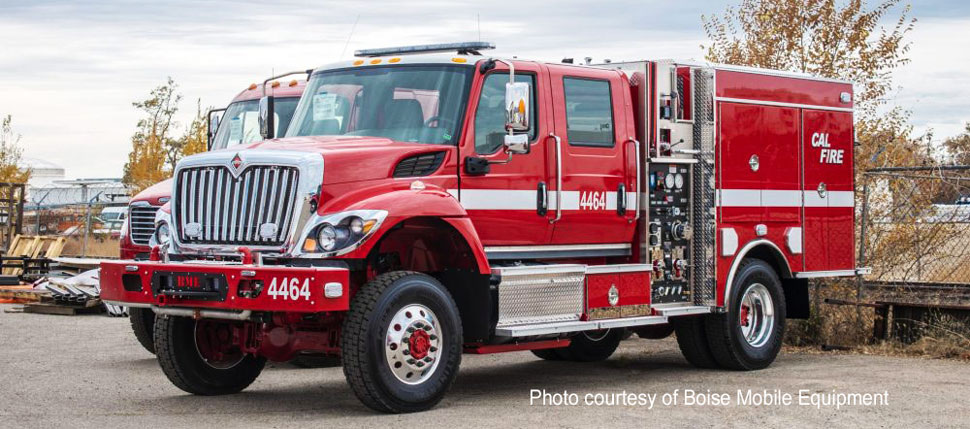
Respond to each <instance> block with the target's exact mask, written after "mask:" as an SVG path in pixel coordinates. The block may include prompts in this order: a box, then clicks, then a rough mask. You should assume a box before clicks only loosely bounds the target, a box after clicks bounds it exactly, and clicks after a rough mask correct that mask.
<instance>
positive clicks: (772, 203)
mask: <svg viewBox="0 0 970 429" xmlns="http://www.w3.org/2000/svg"><path fill="white" fill-rule="evenodd" d="M761 204H762V205H763V206H765V207H801V205H802V193H801V192H798V191H779V190H776V189H764V190H762V191H761Z"/></svg>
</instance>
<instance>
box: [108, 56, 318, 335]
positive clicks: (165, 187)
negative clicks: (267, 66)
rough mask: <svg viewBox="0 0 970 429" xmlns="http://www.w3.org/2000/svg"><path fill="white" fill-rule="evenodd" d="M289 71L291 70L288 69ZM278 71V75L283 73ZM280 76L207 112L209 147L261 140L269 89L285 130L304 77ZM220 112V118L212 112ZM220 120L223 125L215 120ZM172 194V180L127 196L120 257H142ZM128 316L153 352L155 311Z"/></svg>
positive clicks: (136, 311) (279, 123)
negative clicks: (262, 104)
mask: <svg viewBox="0 0 970 429" xmlns="http://www.w3.org/2000/svg"><path fill="white" fill-rule="evenodd" d="M291 74H292V73H291ZM288 75H289V74H287V75H281V76H280V77H286V76H288ZM280 77H274V78H270V79H267V81H266V82H264V83H263V86H259V85H257V84H255V83H253V84H251V85H249V87H248V88H246V89H244V90H243V91H242V92H240V93H239V94H238V95H236V97H235V98H233V99H232V101H231V102H230V103H229V105H228V106H226V108H224V109H219V110H214V111H211V112H209V115H208V116H209V143H208V145H209V150H219V149H226V148H229V147H233V146H239V145H244V144H248V143H252V142H254V141H257V140H261V139H262V136H261V135H260V133H259V120H258V116H259V99H260V98H262V97H263V96H265V95H266V93H267V92H270V93H271V94H273V95H274V97H275V102H276V109H275V110H274V113H275V119H276V124H277V127H276V128H277V129H278V130H283V131H285V130H286V127H287V126H289V124H290V119H292V118H293V112H294V111H295V110H296V104H297V102H298V101H299V100H300V95H302V94H303V88H304V87H305V86H306V81H305V80H302V79H292V80H290V81H288V82H285V83H284V82H280V81H278V80H274V79H279V78H280ZM218 112H222V119H223V121H219V119H218V117H215V116H214V114H216V113H218ZM220 122H224V123H225V124H226V126H225V127H220V126H219V123H220ZM171 197H172V180H171V179H168V180H163V181H161V182H159V183H156V184H154V185H152V186H150V187H148V188H146V189H144V190H142V191H141V192H139V193H138V194H136V195H135V196H134V197H132V198H131V200H130V202H129V204H128V216H127V217H126V219H125V223H124V224H123V227H122V229H121V234H120V236H119V244H120V247H121V249H120V250H121V251H120V255H121V259H134V260H146V259H148V256H149V254H150V252H151V245H152V243H151V239H152V235H153V234H154V233H155V215H156V214H157V212H158V209H159V208H160V207H162V206H163V205H165V204H166V203H168V201H169V200H170V199H171ZM128 317H129V319H130V322H131V328H132V331H134V333H135V337H136V338H137V339H138V342H139V343H140V344H141V345H142V346H143V347H145V349H146V350H148V351H149V352H151V353H155V344H154V336H153V331H154V324H155V313H154V312H152V311H151V310H150V309H142V308H137V307H135V308H130V309H129V310H128Z"/></svg>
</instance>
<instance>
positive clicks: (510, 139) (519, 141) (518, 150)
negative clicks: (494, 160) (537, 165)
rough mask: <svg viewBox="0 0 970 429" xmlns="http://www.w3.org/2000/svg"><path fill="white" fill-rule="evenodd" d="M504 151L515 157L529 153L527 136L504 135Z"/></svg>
mask: <svg viewBox="0 0 970 429" xmlns="http://www.w3.org/2000/svg"><path fill="white" fill-rule="evenodd" d="M505 151H506V152H508V153H510V154H515V155H522V154H526V153H529V135H528V134H515V135H506V136H505Z"/></svg>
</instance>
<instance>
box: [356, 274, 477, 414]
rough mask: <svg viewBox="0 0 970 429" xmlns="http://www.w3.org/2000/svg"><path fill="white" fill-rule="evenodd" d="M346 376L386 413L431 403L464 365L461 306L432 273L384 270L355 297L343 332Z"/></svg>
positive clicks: (420, 408) (362, 397)
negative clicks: (459, 310) (462, 358)
mask: <svg viewBox="0 0 970 429" xmlns="http://www.w3.org/2000/svg"><path fill="white" fill-rule="evenodd" d="M341 342H342V344H341V350H342V353H343V354H342V356H341V360H342V361H343V366H344V376H345V377H346V378H347V382H348V383H349V384H350V387H351V388H352V389H353V391H354V394H356V395H357V398H358V399H360V401H361V402H363V403H364V405H366V406H368V407H370V408H372V409H374V410H377V411H382V412H388V413H406V412H415V411H424V410H427V409H430V408H431V407H433V406H434V405H435V404H437V403H438V402H439V401H441V399H442V398H443V397H444V395H445V392H447V390H448V388H449V387H451V384H452V383H453V382H454V381H455V376H457V375H458V366H459V365H460V364H461V347H462V330H461V319H460V318H459V316H458V308H457V306H456V305H455V302H454V300H453V299H452V298H451V295H450V294H448V291H447V290H446V289H445V288H444V286H442V285H441V283H439V282H438V281H437V280H435V279H434V278H433V277H430V276H427V275H424V274H420V273H414V272H406V271H396V272H391V273H386V274H382V275H380V276H377V277H376V278H374V279H373V280H371V281H370V282H368V283H367V284H365V285H364V286H363V287H362V288H361V289H360V290H359V291H358V292H357V294H356V295H355V296H354V298H353V300H352V301H351V303H350V311H349V312H348V314H347V319H346V320H345V321H344V326H343V333H342V339H341Z"/></svg>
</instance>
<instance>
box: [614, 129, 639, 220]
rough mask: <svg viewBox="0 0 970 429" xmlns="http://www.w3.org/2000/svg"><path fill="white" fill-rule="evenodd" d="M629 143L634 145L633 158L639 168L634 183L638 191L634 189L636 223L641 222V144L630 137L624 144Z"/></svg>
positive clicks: (624, 202) (634, 218)
mask: <svg viewBox="0 0 970 429" xmlns="http://www.w3.org/2000/svg"><path fill="white" fill-rule="evenodd" d="M627 143H633V157H634V158H635V160H634V164H635V165H636V167H637V168H636V173H637V177H636V181H635V182H634V186H635V187H636V189H634V191H635V194H634V195H633V196H634V199H633V200H634V201H635V203H636V213H635V214H634V217H633V221H634V222H636V221H638V220H640V193H641V192H642V191H641V190H640V142H639V141H637V139H635V138H633V137H630V138H629V139H627V141H625V142H624V143H623V144H624V145H625V144H627ZM623 205H624V206H625V205H626V199H624V200H623ZM617 207H619V205H617Z"/></svg>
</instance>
